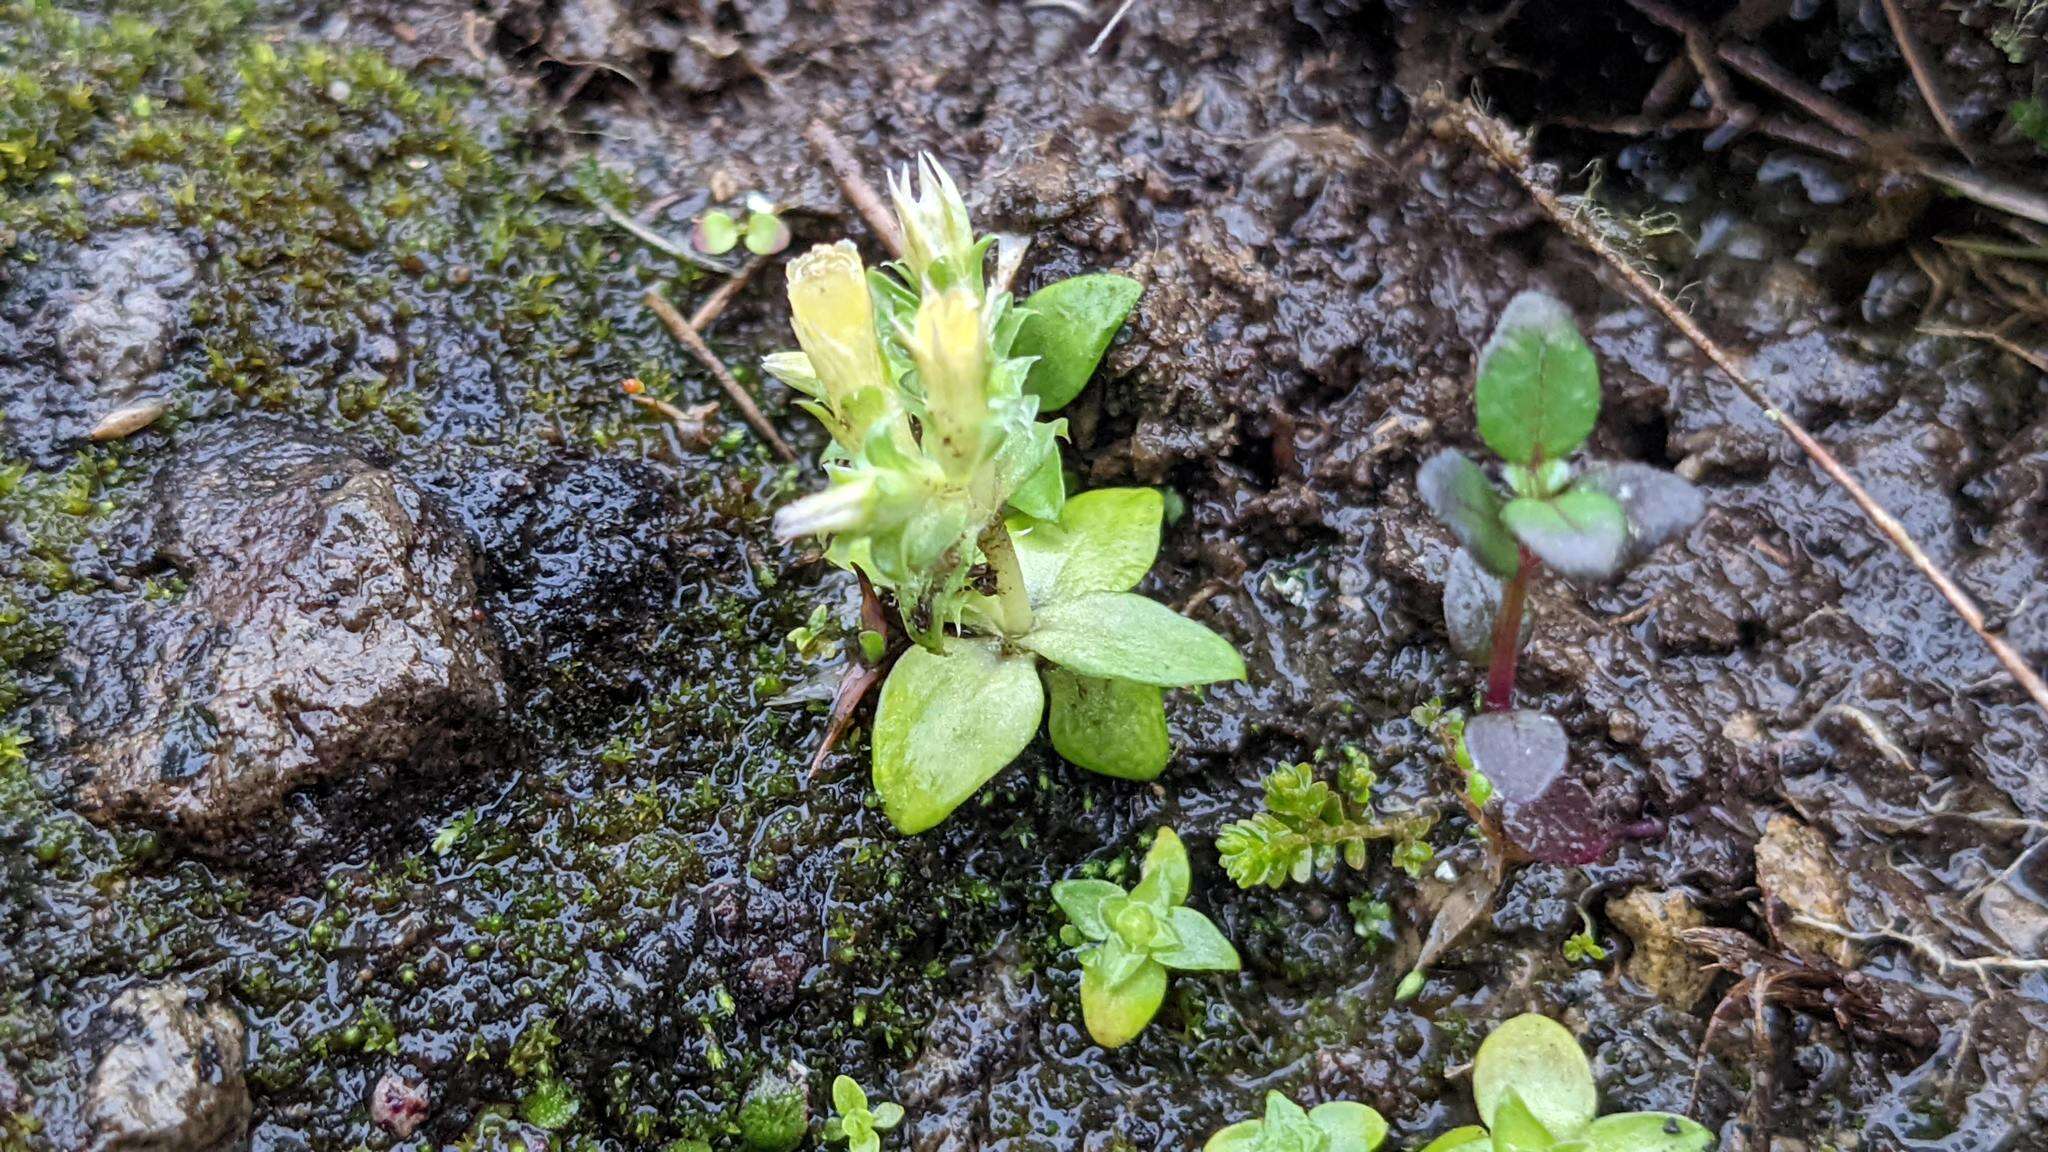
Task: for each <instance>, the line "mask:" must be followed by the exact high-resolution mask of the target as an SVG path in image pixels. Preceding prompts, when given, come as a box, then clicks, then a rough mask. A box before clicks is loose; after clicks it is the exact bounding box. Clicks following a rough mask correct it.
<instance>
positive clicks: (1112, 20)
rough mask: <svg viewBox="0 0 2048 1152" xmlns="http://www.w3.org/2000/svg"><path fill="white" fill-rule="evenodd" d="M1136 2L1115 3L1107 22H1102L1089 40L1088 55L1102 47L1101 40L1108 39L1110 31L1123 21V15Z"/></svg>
mask: <svg viewBox="0 0 2048 1152" xmlns="http://www.w3.org/2000/svg"><path fill="white" fill-rule="evenodd" d="M1137 2H1138V0H1124V2H1123V3H1122V4H1119V5H1117V8H1116V11H1115V12H1113V13H1111V14H1110V17H1109V23H1107V24H1104V25H1103V26H1102V31H1100V32H1097V33H1096V34H1095V39H1094V40H1092V41H1090V42H1089V44H1088V55H1090V56H1093V55H1095V52H1096V50H1097V49H1099V48H1101V47H1102V42H1103V41H1105V40H1107V39H1109V34H1110V33H1111V32H1114V31H1116V26H1117V25H1119V24H1121V23H1123V22H1124V16H1125V14H1126V13H1128V12H1130V10H1131V5H1133V4H1136V3H1137Z"/></svg>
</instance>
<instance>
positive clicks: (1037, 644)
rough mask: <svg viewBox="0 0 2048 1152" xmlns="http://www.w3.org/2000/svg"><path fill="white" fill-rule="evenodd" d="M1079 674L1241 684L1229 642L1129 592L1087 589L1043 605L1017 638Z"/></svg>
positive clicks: (1177, 684)
mask: <svg viewBox="0 0 2048 1152" xmlns="http://www.w3.org/2000/svg"><path fill="white" fill-rule="evenodd" d="M1017 642H1018V643H1019V644H1021V645H1023V646H1024V647H1025V648H1028V649H1030V650H1031V651H1033V652H1036V653H1038V654H1039V655H1040V656H1043V657H1045V658H1046V659H1047V660H1050V661H1052V662H1053V663H1055V664H1058V665H1061V666H1063V667H1066V668H1071V669H1073V670H1074V671H1076V672H1079V673H1082V674H1083V675H1087V676H1100V677H1106V678H1111V679H1123V680H1135V681H1137V682H1138V683H1140V684H1157V685H1159V686H1160V687H1162V688H1182V687H1187V686H1189V685H1193V684H1208V683H1212V682H1214V681H1217V680H1242V679H1244V658H1243V657H1241V656H1239V655H1238V654H1237V650H1236V649H1235V648H1232V647H1231V646H1230V641H1228V640H1225V639H1224V638H1223V637H1221V636H1218V635H1217V634H1216V633H1214V632H1211V631H1209V629H1207V628H1205V627H1203V626H1202V625H1200V624H1197V623H1195V622H1194V621H1193V620H1189V619H1188V618H1186V617H1185V616H1181V615H1179V614H1177V613H1175V612H1174V610H1173V609H1171V608H1168V607H1167V606H1166V605H1164V604H1160V603H1157V602H1156V601H1152V600H1147V599H1146V598H1145V597H1143V596H1139V595H1137V594H1136V593H1132V592H1091V593H1089V594H1087V595H1085V596H1077V597H1075V598H1073V599H1071V600H1059V601H1055V602H1053V603H1051V604H1048V605H1046V607H1045V609H1044V610H1043V611H1041V612H1039V613H1038V616H1037V620H1036V622H1035V626H1034V627H1033V628H1032V630H1031V632H1030V633H1029V634H1028V635H1026V636H1024V637H1022V638H1021V639H1019V640H1018V641H1017Z"/></svg>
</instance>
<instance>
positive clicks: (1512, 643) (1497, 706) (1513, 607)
mask: <svg viewBox="0 0 2048 1152" xmlns="http://www.w3.org/2000/svg"><path fill="white" fill-rule="evenodd" d="M1521 553H1522V555H1521V563H1519V564H1517V565H1515V574H1514V575H1513V576H1510V577H1509V578H1508V586H1507V588H1506V589H1505V590H1504V591H1502V593H1501V596H1500V612H1499V613H1498V614H1496V615H1495V616H1494V618H1493V660H1492V662H1491V663H1490V664H1489V665H1488V666H1487V669H1486V710H1487V711H1488V712H1505V711H1507V710H1508V709H1510V708H1513V707H1514V706H1515V658H1516V657H1517V656H1519V655H1521V650H1522V610H1523V608H1524V607H1525V606H1526V605H1527V604H1528V601H1529V573H1530V572H1531V571H1532V570H1533V569H1534V568H1535V567H1536V563H1537V561H1536V557H1534V556H1532V555H1530V554H1529V550H1528V549H1527V548H1524V549H1522V550H1521Z"/></svg>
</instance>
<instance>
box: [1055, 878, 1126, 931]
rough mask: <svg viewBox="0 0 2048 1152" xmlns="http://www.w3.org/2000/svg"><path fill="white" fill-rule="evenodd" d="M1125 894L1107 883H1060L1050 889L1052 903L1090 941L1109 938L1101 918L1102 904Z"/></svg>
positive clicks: (1079, 881)
mask: <svg viewBox="0 0 2048 1152" xmlns="http://www.w3.org/2000/svg"><path fill="white" fill-rule="evenodd" d="M1124 894H1125V893H1124V890H1123V889H1122V888H1119V887H1117V886H1116V885H1114V884H1112V883H1110V882H1109V881H1107V880H1062V881H1060V882H1059V883H1057V884H1054V885H1053V886H1052V900H1053V903H1055V904H1058V905H1059V906H1060V911H1062V912H1064V913H1066V914H1067V919H1068V920H1070V921H1072V922H1073V924H1074V927H1076V928H1079V929H1080V930H1081V934H1082V935H1083V936H1086V937H1088V938H1089V939H1090V940H1102V939H1106V938H1107V937H1108V936H1109V924H1108V922H1107V921H1105V920H1103V918H1102V904H1103V901H1105V900H1113V899H1115V898H1116V897H1118V896H1122V895H1124Z"/></svg>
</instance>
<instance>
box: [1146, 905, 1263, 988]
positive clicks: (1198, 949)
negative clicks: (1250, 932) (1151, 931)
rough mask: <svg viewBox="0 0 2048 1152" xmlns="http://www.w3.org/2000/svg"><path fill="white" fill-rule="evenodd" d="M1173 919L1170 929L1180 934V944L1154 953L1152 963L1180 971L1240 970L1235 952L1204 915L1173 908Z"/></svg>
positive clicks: (1240, 965) (1185, 909)
mask: <svg viewBox="0 0 2048 1152" xmlns="http://www.w3.org/2000/svg"><path fill="white" fill-rule="evenodd" d="M1172 916H1173V930H1174V932H1176V933H1178V934H1179V936H1180V943H1179V945H1177V946H1176V947H1173V948H1169V949H1165V950H1162V951H1159V952H1154V953H1153V954H1152V958H1153V959H1154V960H1157V961H1159V962H1160V963H1161V964H1164V965H1166V966H1167V967H1168V968H1177V969H1179V970H1180V971H1182V972H1235V971H1237V970H1238V969H1239V968H1241V967H1243V963H1242V962H1241V961H1240V960H1238V958H1237V949H1236V948H1233V947H1232V946H1231V944H1230V941H1229V940H1226V939H1224V936H1223V931H1222V929H1219V928H1217V927H1216V925H1215V924H1214V923H1213V922H1212V921H1211V920H1210V919H1209V918H1208V917H1207V916H1204V915H1202V914H1201V913H1200V912H1197V911H1195V910H1194V909H1193V908H1175V909H1174V910H1173V912H1172Z"/></svg>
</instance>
